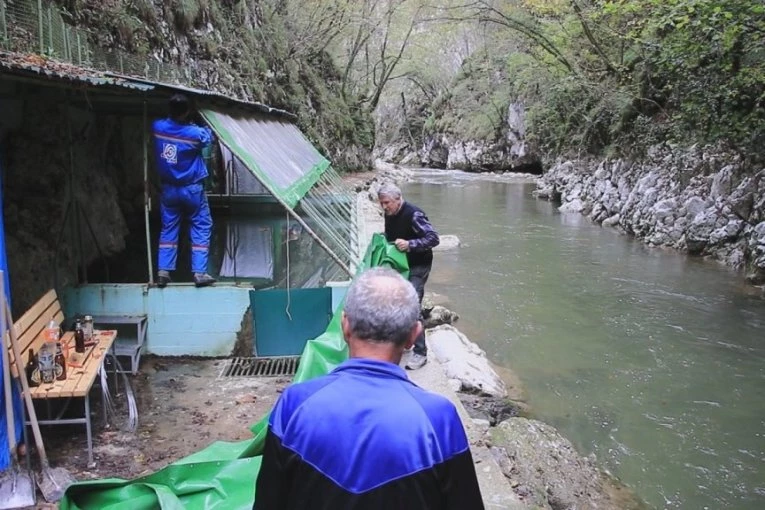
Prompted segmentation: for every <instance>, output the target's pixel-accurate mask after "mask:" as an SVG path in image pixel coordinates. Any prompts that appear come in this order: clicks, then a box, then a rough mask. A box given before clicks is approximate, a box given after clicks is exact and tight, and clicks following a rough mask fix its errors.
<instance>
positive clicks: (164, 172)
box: [152, 94, 215, 287]
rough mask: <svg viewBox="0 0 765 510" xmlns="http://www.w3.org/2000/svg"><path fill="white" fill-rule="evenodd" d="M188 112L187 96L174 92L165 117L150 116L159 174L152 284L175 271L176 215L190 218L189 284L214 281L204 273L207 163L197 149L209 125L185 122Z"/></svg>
mask: <svg viewBox="0 0 765 510" xmlns="http://www.w3.org/2000/svg"><path fill="white" fill-rule="evenodd" d="M190 116H191V106H190V104H189V99H188V98H187V97H186V96H184V95H182V94H175V95H174V96H173V97H171V98H170V117H169V118H167V119H160V120H156V121H154V124H153V125H152V131H153V134H154V148H155V151H156V156H157V158H156V159H157V167H158V169H159V179H160V181H161V182H162V196H161V198H160V205H161V214H162V232H161V233H160V235H159V256H158V262H157V265H158V267H159V272H158V274H157V276H158V278H157V286H158V287H165V286H166V285H167V284H168V283H170V281H171V280H170V271H173V270H175V263H176V259H177V258H178V235H179V231H180V226H181V219H182V218H186V219H187V220H188V221H189V222H190V223H191V228H190V230H191V271H192V272H193V273H194V284H195V285H196V286H197V287H204V286H207V285H212V284H213V283H215V278H213V277H212V276H210V275H209V274H207V255H208V252H209V248H210V236H211V234H212V218H211V216H210V206H209V205H208V204H207V196H206V195H205V191H204V186H203V181H204V179H205V178H206V177H207V166H206V165H205V162H204V159H203V157H202V151H203V149H205V148H207V147H209V146H210V145H211V144H212V139H213V138H212V132H211V131H210V129H209V128H206V127H199V126H197V125H195V124H193V123H191V121H190V120H189V117H190Z"/></svg>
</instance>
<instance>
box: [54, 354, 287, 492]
mask: <svg viewBox="0 0 765 510" xmlns="http://www.w3.org/2000/svg"><path fill="white" fill-rule="evenodd" d="M226 363H227V360H224V359H219V360H215V359H191V358H159V357H144V358H142V359H141V366H140V372H139V373H138V375H136V376H129V379H130V382H131V385H132V388H133V390H134V393H135V396H136V403H137V407H138V429H137V430H136V432H134V433H129V432H125V431H123V430H121V427H122V426H124V424H125V423H127V416H128V414H127V400H126V398H125V392H124V390H123V391H120V392H119V393H118V397H117V398H115V399H114V401H115V405H116V406H118V408H119V414H118V415H117V416H116V417H115V418H114V419H112V420H111V421H112V423H109V424H108V425H107V426H106V427H105V426H104V425H103V409H102V408H101V402H100V398H99V397H98V388H96V389H94V392H93V393H92V394H91V407H92V415H93V427H94V430H93V455H94V461H95V462H94V464H93V465H90V466H88V458H87V441H86V435H85V427H84V426H82V425H76V426H75V425H72V426H66V427H64V426H57V427H43V440H44V441H45V446H46V449H47V451H48V456H49V457H50V461H51V465H53V466H54V467H63V468H66V469H67V470H69V471H70V473H72V475H73V476H74V477H75V478H76V479H77V480H80V481H82V480H90V479H100V478H112V477H116V478H126V479H132V478H136V477H139V476H142V475H146V474H149V473H152V472H155V471H157V470H159V469H161V468H163V467H164V466H166V465H167V464H169V463H171V462H173V461H176V460H178V459H181V458H183V457H186V456H187V455H189V454H191V453H195V452H198V451H199V450H201V449H203V448H205V447H206V446H208V445H209V444H211V443H213V442H215V441H239V440H243V439H247V438H250V437H252V433H251V432H250V430H249V426H250V425H252V424H254V423H256V422H258V421H259V420H260V419H261V418H262V417H263V416H264V415H265V414H266V413H267V412H268V411H269V410H270V409H271V407H272V406H273V404H274V403H275V402H276V399H277V398H278V396H279V394H280V393H281V391H282V390H283V389H284V388H285V387H286V386H287V385H288V384H289V382H290V380H291V377H282V378H273V377H272V378H256V377H221V373H222V370H223V368H224V366H225V364H226ZM111 384H112V386H113V383H111ZM111 389H112V391H114V388H113V387H112V388H111ZM44 411H45V410H44V409H42V412H44Z"/></svg>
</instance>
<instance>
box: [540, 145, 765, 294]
mask: <svg viewBox="0 0 765 510" xmlns="http://www.w3.org/2000/svg"><path fill="white" fill-rule="evenodd" d="M536 195H537V196H538V197H540V198H548V199H551V200H556V201H560V202H561V204H562V205H561V207H560V210H561V211H562V212H571V213H581V214H584V215H586V216H588V217H589V218H591V219H592V220H593V221H594V222H596V223H600V224H601V225H603V226H604V227H614V228H618V229H620V230H622V231H623V232H625V233H627V234H631V235H634V236H635V237H636V238H638V239H640V240H641V241H643V242H644V243H646V244H648V245H650V246H663V247H670V248H674V249H677V250H681V251H685V252H687V253H688V254H690V255H697V256H704V257H708V258H711V259H714V260H718V261H720V262H721V263H723V264H726V265H728V266H730V267H732V268H734V269H737V270H741V271H743V272H744V274H745V275H746V279H747V281H748V282H750V283H751V284H753V285H760V286H763V292H764V294H765V169H762V168H752V167H751V165H748V164H746V163H745V162H744V161H743V160H742V158H741V157H740V156H738V155H736V154H732V153H726V152H724V151H722V150H719V149H716V148H712V147H703V148H702V147H698V146H694V147H691V148H687V149H682V148H678V147H672V146H669V145H660V146H655V147H653V148H651V150H649V151H648V155H647V157H646V158H645V159H644V160H643V161H641V162H630V161H626V160H623V159H614V160H603V161H589V160H566V161H559V162H557V163H556V164H555V165H554V166H553V167H552V168H551V169H550V170H549V171H548V172H547V173H545V175H544V176H543V177H542V178H541V179H540V180H539V184H538V189H537V191H536Z"/></svg>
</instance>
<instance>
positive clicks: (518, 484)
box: [487, 418, 638, 510]
mask: <svg viewBox="0 0 765 510" xmlns="http://www.w3.org/2000/svg"><path fill="white" fill-rule="evenodd" d="M487 437H488V440H487V442H488V443H489V444H490V446H491V451H492V454H493V455H494V457H495V459H497V462H498V463H499V466H500V468H501V469H502V472H503V473H504V475H505V476H506V477H507V478H508V479H509V480H510V484H511V486H512V487H513V490H514V491H515V492H516V494H518V495H519V496H520V497H521V498H523V499H524V500H525V502H526V503H527V504H528V505H530V506H532V507H536V508H544V509H551V510H558V509H572V510H573V509H577V510H580V509H620V510H625V509H629V508H637V507H638V503H637V501H636V499H635V498H634V497H630V496H629V495H628V496H627V497H625V498H620V499H619V500H618V501H617V500H616V499H615V498H614V497H613V496H612V494H613V493H614V492H613V490H614V483H613V481H612V480H611V479H609V478H608V477H607V476H606V475H604V474H603V473H601V472H600V471H599V469H598V468H597V466H596V462H595V458H594V457H593V456H589V457H583V456H581V455H580V454H579V453H578V452H577V451H576V450H575V449H574V447H573V445H572V444H571V443H570V442H569V441H568V440H567V439H565V438H564V437H563V436H561V435H560V434H559V433H558V432H557V431H556V430H555V429H554V428H553V427H551V426H549V425H547V424H545V423H542V422H539V421H536V420H529V419H526V418H510V419H508V420H505V421H503V422H501V423H500V424H499V425H498V426H497V427H494V428H491V429H489V432H488V434H487Z"/></svg>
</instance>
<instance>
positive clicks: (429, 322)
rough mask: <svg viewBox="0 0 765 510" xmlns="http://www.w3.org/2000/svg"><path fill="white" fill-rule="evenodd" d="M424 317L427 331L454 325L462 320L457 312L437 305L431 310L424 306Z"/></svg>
mask: <svg viewBox="0 0 765 510" xmlns="http://www.w3.org/2000/svg"><path fill="white" fill-rule="evenodd" d="M423 305H424V303H423ZM422 317H423V322H424V324H423V326H424V327H425V329H431V328H435V327H438V326H441V325H443V324H454V323H455V322H457V320H458V319H459V318H460V316H459V315H457V312H453V311H452V310H449V309H448V308H446V307H444V306H440V305H435V306H433V307H432V308H430V309H428V308H425V307H424V306H423V309H422Z"/></svg>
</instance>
